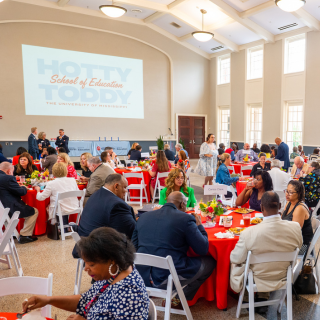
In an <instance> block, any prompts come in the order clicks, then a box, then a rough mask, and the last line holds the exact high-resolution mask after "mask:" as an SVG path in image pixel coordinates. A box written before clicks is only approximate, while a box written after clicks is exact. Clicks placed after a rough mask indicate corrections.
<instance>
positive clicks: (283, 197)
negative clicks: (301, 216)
mask: <svg viewBox="0 0 320 320" xmlns="http://www.w3.org/2000/svg"><path fill="white" fill-rule="evenodd" d="M273 191H274V192H275V193H276V194H277V195H278V196H279V200H280V203H281V208H280V212H283V211H284V208H285V206H286V203H287V199H286V195H285V193H284V192H283V190H281V191H276V190H273Z"/></svg>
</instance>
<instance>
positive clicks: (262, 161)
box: [250, 152, 271, 177]
mask: <svg viewBox="0 0 320 320" xmlns="http://www.w3.org/2000/svg"><path fill="white" fill-rule="evenodd" d="M266 159H267V156H266V154H265V153H262V152H261V153H260V157H259V162H258V163H256V164H255V165H254V166H253V167H252V171H251V173H250V177H254V175H255V174H256V172H257V171H258V170H262V171H270V170H271V164H270V163H269V162H266Z"/></svg>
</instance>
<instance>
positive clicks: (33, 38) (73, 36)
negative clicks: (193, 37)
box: [0, 1, 210, 140]
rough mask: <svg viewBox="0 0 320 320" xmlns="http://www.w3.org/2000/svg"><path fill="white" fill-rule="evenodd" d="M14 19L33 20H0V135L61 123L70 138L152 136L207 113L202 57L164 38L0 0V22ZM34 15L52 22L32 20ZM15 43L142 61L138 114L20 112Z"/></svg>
mask: <svg viewBox="0 0 320 320" xmlns="http://www.w3.org/2000/svg"><path fill="white" fill-rule="evenodd" d="M20 19H23V20H28V21H34V22H12V23H2V24H1V23H0V42H1V50H0V61H1V63H0V64H1V73H0V95H1V101H0V115H2V116H3V120H1V123H0V136H1V139H0V140H6V139H10V140H25V139H26V137H27V136H28V134H29V132H30V127H31V126H37V127H38V128H39V129H40V130H41V131H42V130H44V131H46V132H47V137H48V138H51V137H55V136H56V135H57V130H58V129H59V127H64V129H65V130H66V133H67V134H68V135H69V136H70V137H71V139H87V140H91V139H97V138H98V137H99V136H100V137H105V136H106V137H108V138H110V137H111V136H113V137H118V136H119V137H120V139H123V140H126V139H135V140H139V139H141V140H144V139H146V140H147V139H150V140H154V139H155V138H156V136H158V135H160V134H167V133H168V129H167V128H168V127H171V128H172V129H173V131H174V129H175V126H174V124H175V115H176V114H183V113H185V114H199V113H201V114H207V113H208V110H209V79H210V76H209V72H210V70H209V65H210V61H209V60H207V59H205V58H204V57H202V56H200V55H198V54H196V53H195V52H193V51H191V50H189V49H187V48H185V47H183V46H181V45H179V44H178V43H176V42H174V41H172V40H170V39H168V38H166V37H165V36H163V35H161V34H159V33H157V32H155V31H153V30H151V29H149V28H147V27H145V26H140V25H135V24H131V23H124V22H119V21H116V20H108V19H104V18H97V17H91V16H86V15H82V14H76V13H70V12H65V11H61V10H55V9H49V8H43V7H39V6H33V5H27V4H22V3H17V2H9V1H8V2H4V3H2V6H1V12H0V22H1V21H4V20H6V21H8V20H11V21H13V20H16V21H19V20H20ZM40 19H41V21H47V22H54V23H55V24H50V23H49V24H48V23H36V22H35V21H39V20H40ZM56 23H58V24H56ZM59 23H65V24H66V23H67V24H71V25H73V26H63V25H59ZM75 25H78V26H85V27H88V28H97V29H99V30H100V31H99V30H89V29H86V28H78V27H75ZM103 31H110V32H113V33H115V32H116V33H118V34H113V33H110V32H103ZM120 34H121V35H120ZM132 37H133V38H136V39H132ZM139 40H140V41H139ZM21 44H29V45H35V46H43V47H50V48H59V49H65V50H75V51H81V52H90V53H97V54H106V55H114V56H121V57H129V58H137V59H143V66H144V107H145V119H143V120H141V119H110V118H83V117H76V116H75V117H46V116H26V115H25V111H24V91H23V90H24V89H23V73H22V55H21ZM13 128H14V129H13Z"/></svg>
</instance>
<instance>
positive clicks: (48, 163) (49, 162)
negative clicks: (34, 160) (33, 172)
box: [41, 147, 58, 174]
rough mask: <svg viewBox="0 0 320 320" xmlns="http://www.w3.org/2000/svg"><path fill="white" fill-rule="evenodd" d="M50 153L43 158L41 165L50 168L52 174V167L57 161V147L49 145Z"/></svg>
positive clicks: (48, 151)
mask: <svg viewBox="0 0 320 320" xmlns="http://www.w3.org/2000/svg"><path fill="white" fill-rule="evenodd" d="M47 153H48V155H47V156H46V157H45V158H43V159H41V165H42V168H43V169H48V170H49V173H50V174H52V167H53V166H54V164H55V163H56V162H57V159H58V157H57V151H56V149H55V148H52V147H48V150H47Z"/></svg>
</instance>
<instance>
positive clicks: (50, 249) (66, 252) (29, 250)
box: [0, 161, 320, 320]
mask: <svg viewBox="0 0 320 320" xmlns="http://www.w3.org/2000/svg"><path fill="white" fill-rule="evenodd" d="M192 165H193V166H195V163H194V161H192ZM191 182H192V185H193V187H194V189H195V194H196V197H197V200H200V199H201V197H203V191H202V188H201V186H202V184H203V178H202V177H199V176H196V175H194V174H191ZM138 208H139V207H137V206H135V209H138ZM73 246H74V241H73V240H72V238H67V240H65V241H53V240H49V239H47V237H46V236H42V237H39V240H38V241H37V242H35V243H32V244H26V245H20V244H17V249H18V253H19V256H20V260H21V264H22V266H23V271H24V274H25V275H26V276H38V277H47V276H48V274H49V273H53V294H54V295H71V294H73V286H74V277H75V270H76V265H77V262H76V260H74V259H73V258H72V255H71V251H72V249H73ZM12 276H16V273H15V271H14V269H11V270H8V269H7V268H6V266H5V265H3V264H0V278H5V277H12ZM90 280H91V279H89V277H88V276H87V275H86V274H85V273H84V274H83V277H82V285H81V291H82V292H84V291H86V290H88V289H89V288H90ZM26 297H27V295H18V296H17V295H15V296H8V297H2V298H0V312H19V311H20V310H21V303H22V301H23V300H24V299H25V298H26ZM155 301H156V304H159V303H160V300H159V299H157V300H155ZM236 306H237V300H236V299H235V298H234V297H233V296H232V295H230V296H229V297H228V310H227V311H222V310H218V309H217V307H216V304H215V301H213V302H208V301H206V300H204V299H200V300H199V301H198V302H197V303H196V305H194V306H193V307H191V312H192V315H193V318H194V319H216V320H220V319H223V320H229V319H235V318H236V317H235V314H236ZM293 306H294V307H293V309H294V310H293V319H295V320H300V319H301V320H302V319H303V320H311V319H319V318H320V299H319V295H310V296H303V297H301V299H300V301H295V300H294V301H293ZM55 314H57V318H58V319H59V320H63V319H66V318H67V317H68V315H69V314H70V313H69V312H66V311H63V310H57V309H56V308H52V317H54V315H55ZM158 318H159V319H160V320H161V319H163V313H162V312H158ZM171 318H172V319H185V318H184V317H183V316H178V315H172V317H171ZM255 318H256V319H257V320H260V319H268V320H275V319H286V310H285V307H284V309H283V311H282V314H281V315H279V314H277V313H276V310H275V308H270V310H269V312H268V313H267V314H265V315H263V316H261V315H258V314H256V317H255ZM240 319H248V312H247V311H246V310H243V311H242V314H241V317H240Z"/></svg>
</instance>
